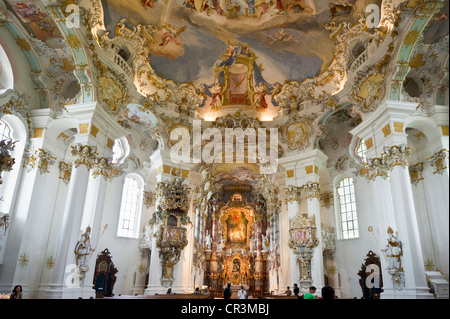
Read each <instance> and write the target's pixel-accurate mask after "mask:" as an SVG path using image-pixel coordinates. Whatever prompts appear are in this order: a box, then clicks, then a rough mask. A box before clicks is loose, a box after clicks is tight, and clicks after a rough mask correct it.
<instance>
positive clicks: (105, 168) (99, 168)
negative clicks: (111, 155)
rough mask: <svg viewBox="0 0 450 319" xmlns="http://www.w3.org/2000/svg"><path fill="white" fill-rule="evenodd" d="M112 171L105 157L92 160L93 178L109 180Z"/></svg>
mask: <svg viewBox="0 0 450 319" xmlns="http://www.w3.org/2000/svg"><path fill="white" fill-rule="evenodd" d="M112 169H113V167H112V165H111V162H110V161H109V160H108V159H107V158H106V157H95V158H93V159H92V163H91V174H92V176H93V177H94V178H97V176H100V175H101V176H103V177H104V178H105V180H111V177H112V173H111V172H112Z"/></svg>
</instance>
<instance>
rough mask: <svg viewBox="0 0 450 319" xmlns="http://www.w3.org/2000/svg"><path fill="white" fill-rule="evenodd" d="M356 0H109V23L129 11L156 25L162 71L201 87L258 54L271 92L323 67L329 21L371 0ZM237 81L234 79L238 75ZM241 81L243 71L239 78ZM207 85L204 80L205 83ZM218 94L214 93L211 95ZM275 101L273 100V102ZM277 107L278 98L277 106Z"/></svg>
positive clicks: (155, 57) (154, 56)
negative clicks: (218, 71)
mask: <svg viewBox="0 0 450 319" xmlns="http://www.w3.org/2000/svg"><path fill="white" fill-rule="evenodd" d="M380 2H381V1H376V0H372V1H356V0H348V1H347V0H338V1H331V0H321V1H317V0H274V1H264V0H103V1H102V3H103V7H104V19H105V25H106V27H107V29H108V31H110V34H111V36H114V30H115V27H116V26H117V24H118V23H119V21H120V20H121V19H122V18H126V19H127V23H128V24H130V26H135V25H138V24H142V25H156V26H158V27H160V31H158V32H157V33H156V34H155V41H154V43H153V45H152V47H151V48H150V57H149V58H150V64H151V66H152V68H153V69H154V70H155V72H156V73H157V74H159V75H160V76H162V77H164V78H165V79H167V80H172V81H174V82H177V83H187V82H191V81H192V83H193V84H194V85H195V86H196V87H198V88H200V89H201V88H205V87H207V93H210V92H209V88H210V87H213V86H214V84H215V83H216V82H217V78H215V68H216V67H217V65H218V64H223V63H228V64H231V63H233V62H234V61H230V60H229V59H230V58H231V57H237V56H238V55H239V54H247V55H251V54H253V55H254V57H255V59H254V62H255V65H256V66H257V68H255V71H256V72H259V73H258V76H259V81H258V82H255V84H256V85H257V84H259V82H262V84H264V85H266V89H268V90H266V91H267V93H269V94H270V91H271V90H274V89H276V87H277V85H279V84H280V83H281V84H282V83H284V82H285V81H303V80H305V79H308V78H313V77H315V76H317V75H319V74H321V73H323V72H324V71H325V70H326V69H327V68H328V66H330V64H331V63H332V61H333V58H334V41H333V40H332V39H330V36H329V31H327V30H326V29H325V28H324V26H323V25H324V24H325V23H330V21H335V22H336V23H338V22H340V21H348V22H349V23H354V22H355V21H357V20H358V18H359V14H365V8H366V6H367V5H368V4H369V3H377V4H379V3H380ZM234 80H235V81H234ZM233 81H234V82H233V83H235V84H236V85H237V84H239V81H242V78H239V77H237V78H236V79H233ZM203 85H204V86H203ZM211 94H212V93H210V95H211ZM269 102H270V101H269ZM274 106H276V105H274Z"/></svg>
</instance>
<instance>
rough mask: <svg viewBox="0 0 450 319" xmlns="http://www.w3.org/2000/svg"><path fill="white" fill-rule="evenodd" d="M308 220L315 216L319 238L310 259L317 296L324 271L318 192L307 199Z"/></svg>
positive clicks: (321, 285)
mask: <svg viewBox="0 0 450 319" xmlns="http://www.w3.org/2000/svg"><path fill="white" fill-rule="evenodd" d="M307 207H308V218H312V217H313V216H315V220H316V235H317V237H318V238H319V244H318V245H317V247H316V248H314V255H313V258H312V259H311V279H312V285H313V286H315V287H316V288H317V292H316V294H317V295H320V291H321V289H322V287H323V284H324V270H323V243H322V223H321V219H320V202H319V192H318V190H317V193H316V194H315V195H313V197H311V198H308V199H307Z"/></svg>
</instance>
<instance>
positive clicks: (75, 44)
mask: <svg viewBox="0 0 450 319" xmlns="http://www.w3.org/2000/svg"><path fill="white" fill-rule="evenodd" d="M66 40H67V43H68V44H69V45H70V46H71V47H72V48H73V49H80V48H81V42H80V39H78V37H77V36H75V35H73V34H69V35H68V36H67V37H66Z"/></svg>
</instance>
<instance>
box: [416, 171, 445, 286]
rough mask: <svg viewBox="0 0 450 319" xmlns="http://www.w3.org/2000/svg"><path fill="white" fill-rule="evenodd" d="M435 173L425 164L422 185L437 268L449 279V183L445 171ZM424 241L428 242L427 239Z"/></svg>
mask: <svg viewBox="0 0 450 319" xmlns="http://www.w3.org/2000/svg"><path fill="white" fill-rule="evenodd" d="M434 172H435V169H434V168H432V167H430V165H429V163H427V164H424V171H423V181H421V182H420V183H421V184H423V188H424V195H425V198H426V204H427V207H428V216H429V219H428V222H429V225H430V231H431V235H430V236H431V238H432V241H433V246H434V251H435V256H436V261H435V262H436V264H435V266H436V269H438V270H439V271H441V272H442V274H443V275H444V277H446V278H449V251H448V247H449V236H448V230H449V214H448V212H449V203H448V199H449V196H448V194H449V182H448V175H447V174H446V172H445V171H444V172H442V174H439V173H434ZM419 186H420V184H419ZM442 234H447V235H446V236H443V235H442ZM423 240H424V241H427V238H423ZM428 241H429V240H428Z"/></svg>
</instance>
